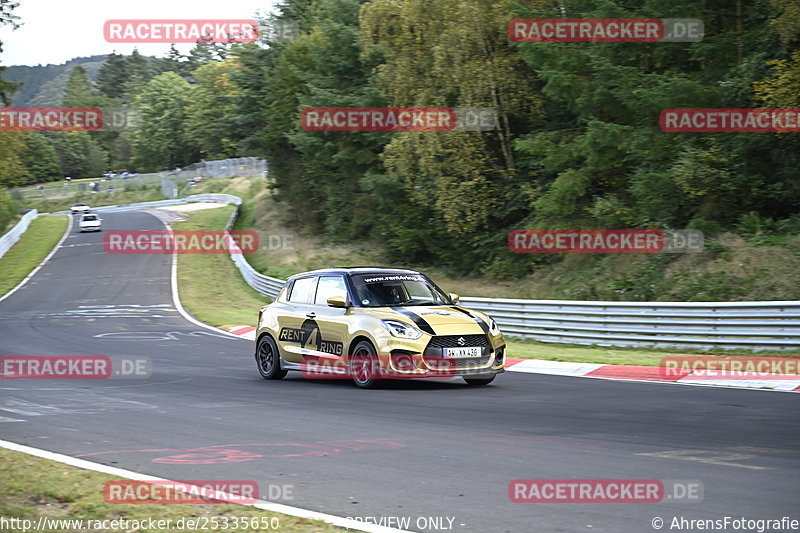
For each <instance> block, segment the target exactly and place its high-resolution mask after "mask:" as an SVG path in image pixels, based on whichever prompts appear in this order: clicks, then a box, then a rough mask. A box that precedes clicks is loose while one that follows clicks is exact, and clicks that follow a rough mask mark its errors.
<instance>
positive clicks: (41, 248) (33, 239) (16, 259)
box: [0, 215, 69, 296]
mask: <svg viewBox="0 0 800 533" xmlns="http://www.w3.org/2000/svg"><path fill="white" fill-rule="evenodd" d="M68 223H69V217H68V216H67V215H62V216H41V217H38V218H36V219H35V220H34V221H33V222H32V223H31V225H30V227H28V230H27V231H26V232H25V233H23V234H22V237H21V238H20V240H19V241H17V243H16V244H15V245H14V246H12V247H11V249H10V250H9V251H8V252H7V253H6V255H4V256H3V257H2V258H0V296H2V295H4V294H5V293H7V292H8V291H10V290H11V289H13V288H14V287H16V286H17V284H18V283H19V282H20V281H22V280H23V279H25V277H26V276H27V275H28V274H30V273H31V270H33V269H34V268H36V265H38V264H39V263H41V262H42V260H43V259H44V258H45V257H46V256H47V254H49V253H50V250H52V249H53V247H54V246H55V245H56V243H58V240H59V239H60V238H61V237H62V236H63V235H64V231H66V229H67V224H68Z"/></svg>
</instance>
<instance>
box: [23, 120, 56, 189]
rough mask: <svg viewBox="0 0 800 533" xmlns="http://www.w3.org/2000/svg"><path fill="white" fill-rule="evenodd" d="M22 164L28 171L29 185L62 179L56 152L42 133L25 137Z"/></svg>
mask: <svg viewBox="0 0 800 533" xmlns="http://www.w3.org/2000/svg"><path fill="white" fill-rule="evenodd" d="M22 162H23V165H24V166H25V169H26V170H27V180H26V181H27V183H41V182H44V181H52V180H53V179H57V178H60V177H62V174H63V173H62V172H61V167H60V166H59V164H58V155H57V154H56V150H55V148H53V145H52V144H50V142H49V140H48V139H47V137H46V136H45V135H44V134H42V133H39V132H29V133H28V134H27V135H26V136H25V150H24V151H23V152H22Z"/></svg>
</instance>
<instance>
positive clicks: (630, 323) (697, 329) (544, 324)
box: [3, 194, 800, 350]
mask: <svg viewBox="0 0 800 533" xmlns="http://www.w3.org/2000/svg"><path fill="white" fill-rule="evenodd" d="M198 201H204V202H222V203H229V204H234V205H236V206H237V207H236V209H235V210H234V212H233V213H232V215H231V218H230V219H229V221H228V224H227V226H226V228H227V230H228V231H230V230H231V229H232V228H233V225H234V224H235V222H236V219H237V217H238V213H239V208H240V206H241V203H242V200H241V199H240V198H238V197H236V196H232V195H227V194H201V195H193V196H187V197H186V198H183V199H181V200H164V201H161V202H145V203H144V204H130V205H127V206H109V207H108V208H99V209H111V208H114V209H115V210H128V209H139V208H141V207H161V206H166V205H176V204H182V203H187V202H198ZM145 204H146V205H145ZM12 231H13V230H12ZM3 238H5V237H3ZM231 259H232V260H233V262H234V264H235V265H236V268H238V269H239V272H240V273H241V275H242V277H243V278H244V280H245V282H247V284H248V285H249V286H250V287H252V288H253V289H254V290H256V291H257V292H258V293H259V294H261V295H263V296H266V297H269V298H274V297H275V296H277V294H278V292H279V291H280V289H281V288H282V287H283V284H284V280H281V279H277V278H272V277H269V276H265V275H263V274H260V273H258V272H256V270H255V269H254V268H253V267H252V266H251V265H250V264H249V263H248V262H247V259H245V256H244V255H243V254H241V253H233V254H232V255H231ZM461 304H463V305H464V306H466V307H469V308H471V309H476V310H478V311H482V312H485V313H487V314H489V315H491V317H492V318H494V320H495V321H496V322H497V324H498V325H499V326H500V329H501V330H502V331H503V332H504V333H505V334H506V335H508V336H512V337H522V338H528V339H534V340H537V341H544V342H556V343H570V344H587V345H600V346H631V347H655V348H676V347H677V348H696V349H709V348H728V349H732V348H743V349H748V350H800V301H772V302H770V301H764V302H591V301H572V300H515V299H503V298H475V297H463V298H461Z"/></svg>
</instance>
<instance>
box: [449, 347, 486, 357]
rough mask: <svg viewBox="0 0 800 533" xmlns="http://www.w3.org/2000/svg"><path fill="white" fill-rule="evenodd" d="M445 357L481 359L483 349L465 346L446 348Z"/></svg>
mask: <svg viewBox="0 0 800 533" xmlns="http://www.w3.org/2000/svg"><path fill="white" fill-rule="evenodd" d="M444 356H445V357H453V358H460V357H480V356H481V347H480V346H465V347H464V348H445V349H444Z"/></svg>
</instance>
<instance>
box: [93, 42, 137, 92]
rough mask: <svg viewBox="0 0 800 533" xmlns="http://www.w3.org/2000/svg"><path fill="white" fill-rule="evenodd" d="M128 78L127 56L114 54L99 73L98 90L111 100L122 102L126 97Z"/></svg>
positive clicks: (111, 54)
mask: <svg viewBox="0 0 800 533" xmlns="http://www.w3.org/2000/svg"><path fill="white" fill-rule="evenodd" d="M128 78H129V73H128V62H127V61H126V60H125V56H123V55H120V54H117V53H115V52H112V53H110V54H108V57H106V60H105V62H104V63H103V66H102V67H100V72H98V73H97V88H98V89H99V90H100V92H101V93H102V94H104V95H106V96H108V97H109V98H117V99H120V100H122V99H123V98H124V97H125V95H126V84H127V82H128Z"/></svg>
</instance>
